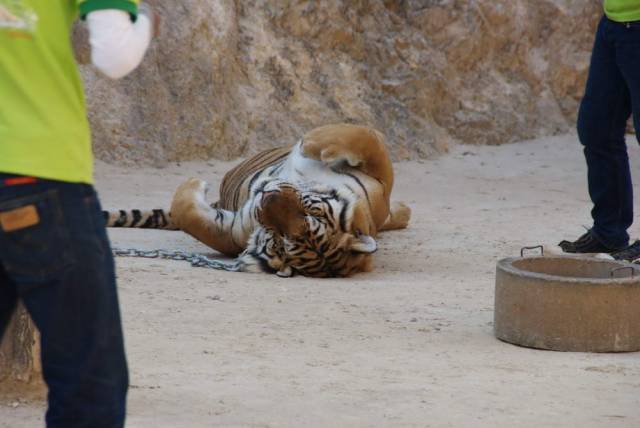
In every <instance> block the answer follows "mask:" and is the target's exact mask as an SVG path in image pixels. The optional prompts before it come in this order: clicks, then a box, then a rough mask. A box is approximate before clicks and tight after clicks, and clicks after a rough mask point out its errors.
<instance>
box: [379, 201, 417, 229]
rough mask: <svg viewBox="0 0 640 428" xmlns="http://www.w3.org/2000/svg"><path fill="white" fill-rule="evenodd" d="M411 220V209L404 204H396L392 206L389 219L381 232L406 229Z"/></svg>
mask: <svg viewBox="0 0 640 428" xmlns="http://www.w3.org/2000/svg"><path fill="white" fill-rule="evenodd" d="M410 219H411V208H409V207H408V206H407V205H406V204H404V203H402V202H394V203H393V204H391V210H390V212H389V217H387V219H386V220H385V222H384V224H383V225H382V227H381V228H380V232H383V231H385V230H397V229H406V227H407V226H408V225H409V220H410Z"/></svg>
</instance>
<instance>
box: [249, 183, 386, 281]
mask: <svg viewBox="0 0 640 428" xmlns="http://www.w3.org/2000/svg"><path fill="white" fill-rule="evenodd" d="M354 205H355V204H354V202H353V201H351V200H350V199H349V198H346V197H342V196H340V195H338V194H337V193H336V192H329V193H314V192H304V193H302V192H300V191H298V190H296V189H295V188H294V187H292V186H281V187H280V188H279V189H278V190H276V191H271V192H266V193H264V194H263V196H262V202H261V205H260V208H259V211H258V216H257V217H258V221H259V222H260V225H261V226H262V227H258V228H257V229H256V230H255V231H254V233H253V234H252V236H251V238H250V240H249V245H248V247H247V250H246V251H245V253H244V255H243V256H244V257H243V258H245V259H246V257H247V256H250V257H251V258H253V259H254V260H256V261H257V262H258V263H259V264H260V267H261V270H264V271H271V272H276V273H277V274H278V275H279V276H283V277H289V276H293V275H295V274H301V275H304V276H310V277H346V276H349V275H352V274H354V273H357V272H366V271H369V270H371V254H372V253H374V252H375V251H376V249H377V244H376V241H375V240H374V239H373V237H371V236H369V235H367V234H366V233H365V232H364V231H363V230H361V229H359V228H358V227H357V226H358V225H357V224H355V223H357V222H355V221H354V208H355V206H354Z"/></svg>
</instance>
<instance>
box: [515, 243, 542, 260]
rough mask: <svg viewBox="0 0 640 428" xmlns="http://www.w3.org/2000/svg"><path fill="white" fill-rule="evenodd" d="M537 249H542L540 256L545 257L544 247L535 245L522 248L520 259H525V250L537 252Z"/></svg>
mask: <svg viewBox="0 0 640 428" xmlns="http://www.w3.org/2000/svg"><path fill="white" fill-rule="evenodd" d="M537 248H540V255H541V256H544V247H543V246H542V245H534V246H533V247H522V248H520V257H524V251H525V250H535V249H537Z"/></svg>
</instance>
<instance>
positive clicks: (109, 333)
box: [0, 0, 156, 427]
mask: <svg viewBox="0 0 640 428" xmlns="http://www.w3.org/2000/svg"><path fill="white" fill-rule="evenodd" d="M147 10H148V9H147ZM79 16H81V17H82V18H84V19H85V20H86V24H87V26H88V29H89V33H90V42H91V57H92V62H93V64H94V65H95V66H96V67H97V69H98V70H99V71H101V72H102V73H103V74H104V75H106V76H108V77H112V78H117V77H122V76H124V75H126V74H127V73H129V72H130V71H132V70H133V69H134V68H135V67H136V66H137V65H138V64H139V62H140V61H141V60H142V57H143V55H144V52H145V50H146V48H147V46H148V44H149V42H150V40H151V38H152V34H153V31H154V22H155V21H156V20H154V19H152V17H151V14H150V13H149V12H146V13H145V12H144V11H143V10H142V9H140V10H139V8H138V1H137V0H0V338H1V337H2V335H3V333H4V330H5V329H6V326H7V323H8V321H9V319H10V317H11V315H12V313H13V312H14V310H15V307H16V304H17V302H18V300H19V299H20V300H22V301H23V303H24V305H25V307H26V308H27V311H28V312H29V313H30V315H31V317H32V318H33V321H34V322H35V324H36V326H37V327H38V329H39V330H40V335H41V352H42V370H43V377H44V380H45V382H46V383H47V386H48V388H49V393H48V402H49V407H48V410H47V414H46V423H47V426H48V427H121V426H124V420H125V413H126V394H127V389H128V372H127V363H126V358H125V350H124V340H123V334H122V326H121V320H120V312H119V305H118V297H117V292H116V281H115V273H114V262H113V256H112V255H111V248H110V245H109V241H108V238H107V234H106V230H105V227H104V219H103V217H102V210H101V208H100V203H99V200H98V197H97V195H96V192H95V190H94V188H93V171H92V166H93V159H92V154H91V137H90V130H89V123H88V121H87V114H86V107H85V99H84V94H83V89H82V85H81V81H80V76H79V73H78V69H77V65H76V64H75V61H74V57H73V50H72V46H71V42H70V32H71V26H72V23H73V22H74V20H75V19H76V18H77V17H79Z"/></svg>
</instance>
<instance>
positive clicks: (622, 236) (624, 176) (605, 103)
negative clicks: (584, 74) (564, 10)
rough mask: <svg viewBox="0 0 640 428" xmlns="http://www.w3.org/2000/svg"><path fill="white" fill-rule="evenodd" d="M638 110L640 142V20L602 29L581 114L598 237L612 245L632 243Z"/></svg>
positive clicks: (604, 21) (607, 24) (606, 22)
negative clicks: (630, 137) (629, 131)
mask: <svg viewBox="0 0 640 428" xmlns="http://www.w3.org/2000/svg"><path fill="white" fill-rule="evenodd" d="M632 112H633V121H634V125H635V128H636V138H637V139H638V141H640V136H639V135H638V131H640V22H632V23H627V24H623V23H616V22H613V21H610V20H609V19H607V18H606V17H603V18H602V20H601V21H600V24H599V25H598V30H597V33H596V38H595V43H594V46H593V52H592V54H591V65H590V68H589V77H588V80H587V86H586V89H585V94H584V98H583V99H582V103H581V104H580V112H579V114H578V136H579V138H580V142H581V143H582V144H583V145H584V155H585V158H586V161H587V169H588V174H587V180H588V185H589V195H590V196H591V201H592V202H593V209H592V211H591V216H592V217H593V228H592V229H591V231H592V232H593V234H594V235H595V237H596V238H597V239H598V240H600V241H601V242H602V243H603V244H605V245H606V246H607V247H610V248H612V249H615V248H621V247H624V246H626V245H628V243H629V235H628V233H627V229H628V228H629V226H631V223H632V222H633V187H632V184H631V174H630V170H629V158H628V156H627V146H626V143H625V129H626V123H627V120H628V119H629V117H630V116H631V113H632Z"/></svg>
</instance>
